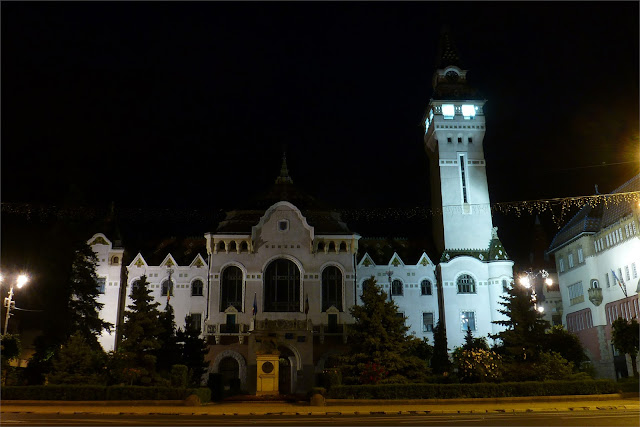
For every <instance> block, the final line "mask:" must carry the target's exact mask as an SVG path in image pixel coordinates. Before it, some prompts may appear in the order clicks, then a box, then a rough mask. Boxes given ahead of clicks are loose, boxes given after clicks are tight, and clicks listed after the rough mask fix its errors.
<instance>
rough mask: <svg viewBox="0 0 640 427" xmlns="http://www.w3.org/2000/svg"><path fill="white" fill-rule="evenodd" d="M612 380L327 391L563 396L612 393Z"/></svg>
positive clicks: (342, 394) (332, 393)
mask: <svg viewBox="0 0 640 427" xmlns="http://www.w3.org/2000/svg"><path fill="white" fill-rule="evenodd" d="M617 392H618V385H617V384H616V383H615V382H613V381H611V380H590V381H543V382H536V381H531V382H507V383H477V384H375V385H373V384H368V385H343V386H336V387H333V388H332V389H331V390H329V391H328V392H327V397H328V398H332V399H453V398H477V397H516V396H560V395H585V394H611V393H617Z"/></svg>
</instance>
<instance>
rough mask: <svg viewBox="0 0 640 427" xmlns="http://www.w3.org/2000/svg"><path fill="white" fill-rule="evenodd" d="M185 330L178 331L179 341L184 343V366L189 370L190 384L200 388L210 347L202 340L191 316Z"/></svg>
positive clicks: (185, 321)
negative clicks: (205, 359)
mask: <svg viewBox="0 0 640 427" xmlns="http://www.w3.org/2000/svg"><path fill="white" fill-rule="evenodd" d="M184 323H185V326H184V330H182V329H178V334H177V335H178V341H179V342H182V343H183V344H182V364H184V365H186V366H187V367H188V368H189V384H190V385H191V386H194V387H197V386H200V382H201V380H202V376H203V375H204V374H205V373H206V371H207V370H206V368H207V365H208V364H207V363H206V362H205V361H204V358H205V356H206V355H207V352H208V351H209V347H208V346H207V342H206V341H205V340H204V339H203V338H200V328H198V327H197V326H196V325H195V324H194V322H193V320H192V317H191V315H187V316H186V317H185V319H184Z"/></svg>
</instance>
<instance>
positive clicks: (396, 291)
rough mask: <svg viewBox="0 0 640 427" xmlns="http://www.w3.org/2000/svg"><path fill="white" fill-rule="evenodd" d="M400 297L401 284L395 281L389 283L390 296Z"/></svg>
mask: <svg viewBox="0 0 640 427" xmlns="http://www.w3.org/2000/svg"><path fill="white" fill-rule="evenodd" d="M401 295H402V282H401V281H400V280H397V279H396V280H394V281H393V282H392V283H391V296H401Z"/></svg>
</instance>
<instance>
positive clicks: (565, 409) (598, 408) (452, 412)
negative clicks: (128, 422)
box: [2, 405, 635, 417]
mask: <svg viewBox="0 0 640 427" xmlns="http://www.w3.org/2000/svg"><path fill="white" fill-rule="evenodd" d="M620 409H624V410H627V409H635V408H631V407H627V405H617V406H569V407H559V408H513V409H502V408H496V409H482V410H479V409H469V410H447V409H435V410H424V411H400V410H393V411H322V412H321V411H312V412H307V411H304V412H250V413H248V414H240V413H238V412H223V413H219V414H211V413H208V412H155V411H154V412H130V411H127V412H122V411H112V412H104V411H102V412H92V411H45V412H40V411H38V412H34V411H2V413H6V414H35V413H38V414H45V415H87V414H94V415H177V416H203V415H204V416H214V417H233V416H259V417H265V416H266V417H270V416H344V415H378V416H380V415H459V414H496V413H498V414H499V413H502V414H513V413H531V412H586V411H606V410H620Z"/></svg>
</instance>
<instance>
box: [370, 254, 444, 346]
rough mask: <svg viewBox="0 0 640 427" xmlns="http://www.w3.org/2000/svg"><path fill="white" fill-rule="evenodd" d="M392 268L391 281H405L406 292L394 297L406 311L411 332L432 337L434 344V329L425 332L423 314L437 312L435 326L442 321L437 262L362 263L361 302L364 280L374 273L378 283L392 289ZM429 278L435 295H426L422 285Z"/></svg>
mask: <svg viewBox="0 0 640 427" xmlns="http://www.w3.org/2000/svg"><path fill="white" fill-rule="evenodd" d="M388 271H392V272H393V275H392V276H391V281H393V280H396V279H398V280H400V281H401V282H402V283H403V295H402V296H393V297H392V299H393V302H394V303H395V304H396V305H397V306H398V311H399V312H402V313H404V316H405V319H406V320H405V324H406V325H407V326H409V332H408V333H409V334H413V335H415V336H416V337H417V338H420V339H422V338H428V339H429V342H430V343H431V344H433V332H423V331H422V313H429V312H431V313H433V325H434V326H435V325H436V324H437V323H438V318H439V315H438V290H437V284H436V277H435V267H434V266H433V264H427V265H426V266H423V265H420V264H418V265H405V266H402V265H400V266H398V267H394V266H393V265H380V266H374V265H370V266H369V267H365V266H363V265H360V266H358V287H357V292H358V304H362V300H361V299H360V297H361V295H362V283H363V282H364V281H365V280H367V279H369V278H370V277H371V276H374V277H375V279H376V282H377V283H378V285H380V286H382V289H383V290H384V291H385V292H387V293H388V292H389V276H388V275H387V272H388ZM424 279H428V280H429V281H430V282H431V290H432V294H431V295H422V289H421V287H420V284H421V283H422V280H424Z"/></svg>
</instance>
